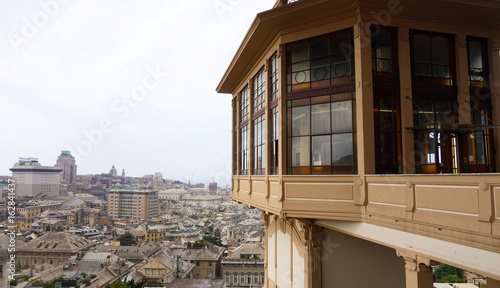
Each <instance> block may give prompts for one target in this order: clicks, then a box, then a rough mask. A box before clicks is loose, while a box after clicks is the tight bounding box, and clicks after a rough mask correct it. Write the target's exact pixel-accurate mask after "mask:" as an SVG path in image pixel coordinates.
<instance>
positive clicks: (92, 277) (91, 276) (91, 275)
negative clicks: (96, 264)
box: [89, 274, 97, 279]
mask: <svg viewBox="0 0 500 288" xmlns="http://www.w3.org/2000/svg"><path fill="white" fill-rule="evenodd" d="M89 277H90V279H94V278H95V277H97V275H95V274H90V276H89Z"/></svg>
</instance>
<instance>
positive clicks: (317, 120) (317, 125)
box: [311, 103, 330, 135]
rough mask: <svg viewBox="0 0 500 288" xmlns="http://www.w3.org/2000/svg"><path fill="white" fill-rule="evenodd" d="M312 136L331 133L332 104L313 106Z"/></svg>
mask: <svg viewBox="0 0 500 288" xmlns="http://www.w3.org/2000/svg"><path fill="white" fill-rule="evenodd" d="M311 114H312V115H311V116H312V122H311V124H312V134H313V135H317V134H328V133H330V103H325V104H318V105H312V106H311Z"/></svg>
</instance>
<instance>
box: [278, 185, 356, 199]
mask: <svg viewBox="0 0 500 288" xmlns="http://www.w3.org/2000/svg"><path fill="white" fill-rule="evenodd" d="M285 196H286V199H324V200H353V184H352V183H314V184H313V185H311V183H286V184H285Z"/></svg>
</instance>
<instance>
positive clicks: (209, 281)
mask: <svg viewBox="0 0 500 288" xmlns="http://www.w3.org/2000/svg"><path fill="white" fill-rule="evenodd" d="M42 164H43V163H39V161H38V159H37V158H34V157H30V158H27V157H22V158H19V161H18V162H16V163H15V164H14V165H13V166H12V167H11V168H10V170H11V171H12V176H1V177H0V183H1V184H0V187H2V192H3V193H4V195H3V199H7V202H15V215H12V216H11V214H10V213H9V207H10V206H11V205H10V204H9V203H6V205H4V206H3V207H1V210H0V211H1V215H4V217H2V218H3V219H2V220H3V222H2V224H1V225H2V228H3V229H6V230H5V233H4V234H1V235H0V246H1V247H5V248H6V250H2V251H4V253H3V254H0V257H2V259H1V261H2V262H8V261H9V255H8V254H6V252H7V251H8V249H9V247H10V249H11V250H12V252H15V258H10V259H13V261H14V265H13V266H9V265H2V267H3V268H2V269H3V270H2V275H3V276H2V281H3V283H0V285H3V287H6V284H7V281H10V285H11V286H12V285H21V286H22V287H25V285H27V284H28V283H31V284H30V285H31V286H44V287H45V286H46V285H54V283H55V282H59V281H62V283H63V285H66V284H67V283H73V284H72V285H73V286H75V285H76V284H78V285H86V286H88V287H90V286H91V287H103V286H106V285H117V284H116V283H115V282H116V281H123V282H124V283H126V282H130V281H134V282H135V283H143V285H144V284H145V283H149V284H148V285H153V283H156V284H169V285H171V286H169V287H227V286H226V284H225V283H229V282H230V281H233V280H235V279H236V282H235V283H242V284H243V283H245V284H248V285H252V286H253V287H262V286H263V284H264V259H265V249H264V245H265V242H264V240H263V238H264V226H263V225H264V223H263V220H262V212H261V211H260V210H259V209H250V208H249V207H248V206H247V205H242V204H237V203H235V202H232V201H231V199H230V189H229V187H224V186H223V187H220V186H218V184H217V183H215V182H212V183H207V184H204V183H190V182H189V181H188V183H182V182H180V181H177V180H174V179H164V177H163V175H162V173H160V172H155V173H154V174H151V175H144V176H141V177H131V176H127V175H126V172H125V170H124V169H122V171H121V173H118V171H117V169H116V168H115V166H113V165H112V166H111V169H110V170H109V171H108V172H105V173H100V174H93V175H79V174H78V169H77V167H78V166H77V163H76V161H75V157H74V156H72V154H71V151H67V150H64V151H61V154H60V155H59V156H58V157H57V159H55V164H54V165H52V166H48V165H42ZM11 191H15V196H11V197H10V198H9V195H12V193H10V192H11ZM10 231H13V232H12V233H13V234H9V233H11V232H10ZM11 235H12V236H11ZM11 255H13V254H11ZM11 267H13V268H14V269H15V271H16V272H15V273H14V274H15V275H16V277H15V279H9V277H8V275H10V274H9V269H11ZM229 279H231V280H229ZM23 280H25V281H23ZM27 280H29V281H27ZM65 281H69V282H67V283H66V282H65ZM71 281H73V282H71ZM23 283H24V284H23ZM113 283H115V284H113ZM197 285H198V286H197Z"/></svg>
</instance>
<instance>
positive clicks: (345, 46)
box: [287, 30, 354, 92]
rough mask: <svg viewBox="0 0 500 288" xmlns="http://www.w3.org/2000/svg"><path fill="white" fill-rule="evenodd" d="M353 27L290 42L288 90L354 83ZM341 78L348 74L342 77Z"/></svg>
mask: <svg viewBox="0 0 500 288" xmlns="http://www.w3.org/2000/svg"><path fill="white" fill-rule="evenodd" d="M352 47H353V42H352V30H344V31H340V32H336V33H332V34H328V35H324V36H320V37H315V38H311V39H308V40H304V41H299V42H295V43H292V44H289V45H288V46H287V92H293V91H300V90H303V89H316V88H323V87H328V86H331V85H333V84H334V83H343V84H347V83H352V80H353V79H352V77H351V76H352V75H353V70H354V67H353V61H352V59H353V51H354V49H353V48H352ZM338 78H345V79H344V80H342V81H339V79H338Z"/></svg>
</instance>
